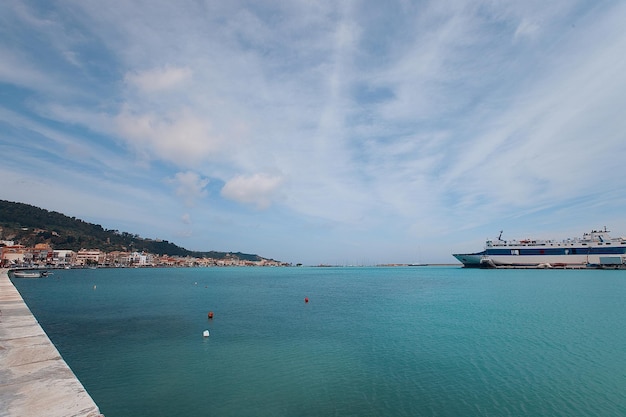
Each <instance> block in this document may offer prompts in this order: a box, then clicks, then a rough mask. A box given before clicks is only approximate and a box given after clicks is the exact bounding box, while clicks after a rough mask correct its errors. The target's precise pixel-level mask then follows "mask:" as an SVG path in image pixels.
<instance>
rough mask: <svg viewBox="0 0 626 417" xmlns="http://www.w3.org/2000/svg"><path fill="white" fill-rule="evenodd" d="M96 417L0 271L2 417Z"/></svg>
mask: <svg viewBox="0 0 626 417" xmlns="http://www.w3.org/2000/svg"><path fill="white" fill-rule="evenodd" d="M42 416H46V417H98V416H102V415H101V414H100V410H99V409H98V406H97V405H96V403H95V402H94V401H93V399H92V398H91V397H90V396H89V394H88V393H87V391H85V388H84V387H83V385H82V384H81V383H80V381H79V380H78V379H77V378H76V376H75V375H74V373H73V372H72V370H71V369H70V368H69V366H68V365H67V364H66V363H65V361H64V360H63V358H62V357H61V355H60V354H59V352H58V351H57V349H56V347H55V346H54V345H53V344H52V342H51V341H50V339H49V338H48V336H47V335H46V333H45V332H44V331H43V329H42V328H41V326H40V325H39V323H38V322H37V320H36V319H35V317H34V316H33V315H32V313H31V311H30V309H29V308H28V306H26V303H24V300H23V299H22V296H21V295H20V293H19V292H18V291H17V289H15V286H13V283H12V282H11V280H10V279H9V276H8V271H7V270H6V269H0V417H42Z"/></svg>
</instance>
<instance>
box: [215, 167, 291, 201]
mask: <svg viewBox="0 0 626 417" xmlns="http://www.w3.org/2000/svg"><path fill="white" fill-rule="evenodd" d="M283 182H284V179H283V178H282V177H280V176H277V175H270V174H253V175H250V176H244V175H239V176H236V177H234V178H232V179H231V180H229V181H228V182H227V183H226V184H225V185H224V187H223V188H222V196H224V197H226V198H228V199H230V200H234V201H237V202H239V203H244V204H253V205H256V207H257V208H259V209H265V208H268V207H269V206H270V205H271V203H272V200H273V199H274V197H275V196H276V195H277V192H278V191H279V188H280V186H281V185H282V184H283Z"/></svg>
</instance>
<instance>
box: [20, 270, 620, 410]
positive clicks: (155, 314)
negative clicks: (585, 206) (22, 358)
mask: <svg viewBox="0 0 626 417" xmlns="http://www.w3.org/2000/svg"><path fill="white" fill-rule="evenodd" d="M13 282H14V284H15V286H16V287H17V289H18V290H19V291H20V293H21V294H22V296H23V298H24V300H25V301H26V303H27V304H28V306H29V307H30V309H31V310H32V312H33V313H34V314H35V316H36V317H37V319H38V320H39V322H40V323H41V325H42V327H43V328H44V330H45V331H46V333H48V335H49V337H50V339H51V340H52V341H53V342H54V344H55V345H56V346H57V348H58V349H59V351H60V352H61V354H62V356H63V357H64V358H65V360H66V361H67V363H68V364H69V365H70V367H71V368H72V369H73V370H74V372H75V373H76V375H77V376H78V378H79V379H80V380H81V382H82V383H83V384H84V385H85V387H86V389H87V391H88V392H89V393H90V394H91V396H92V397H93V398H94V400H95V401H96V403H97V404H98V405H99V407H100V410H101V412H102V413H104V415H105V416H106V417H141V416H150V417H157V416H163V417H172V416H186V417H193V416H220V417H226V416H272V417H277V416H288V417H294V416H337V417H343V416H355V417H356V416H358V417H366V416H411V417H414V416H454V417H459V416H567V417H575V416H581V417H582V416H584V417H588V416H626V308H625V306H626V271H586V270H469V269H461V268H453V267H406V268H198V269H98V270H69V271H55V272H54V275H52V276H50V277H48V278H46V279H13ZM305 297H308V299H309V300H310V301H309V303H305V302H304V299H305ZM209 311H213V312H214V318H213V320H208V318H207V313H208V312H209ZM205 329H206V330H209V331H210V337H208V338H204V337H203V336H202V333H203V331H204V330H205Z"/></svg>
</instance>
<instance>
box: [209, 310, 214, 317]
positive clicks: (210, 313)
mask: <svg viewBox="0 0 626 417" xmlns="http://www.w3.org/2000/svg"><path fill="white" fill-rule="evenodd" d="M209 318H210V319H212V318H213V312H212V311H209Z"/></svg>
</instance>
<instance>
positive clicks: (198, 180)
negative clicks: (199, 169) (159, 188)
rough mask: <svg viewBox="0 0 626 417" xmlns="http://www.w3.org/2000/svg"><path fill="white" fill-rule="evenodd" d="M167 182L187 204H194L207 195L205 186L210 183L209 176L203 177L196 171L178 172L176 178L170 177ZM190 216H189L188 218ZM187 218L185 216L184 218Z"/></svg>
mask: <svg viewBox="0 0 626 417" xmlns="http://www.w3.org/2000/svg"><path fill="white" fill-rule="evenodd" d="M167 182H168V183H169V184H172V185H173V186H174V187H175V189H176V195H177V196H178V197H180V198H181V199H182V200H183V202H184V203H185V204H186V205H187V206H193V205H194V203H195V201H196V200H198V199H200V198H203V197H206V195H207V191H206V189H205V187H206V186H207V185H208V184H209V180H208V179H207V178H203V177H201V176H200V175H198V174H197V173H195V172H191V171H187V172H177V173H176V175H174V178H168V180H167ZM188 218H189V217H188V216H187V219H188ZM183 220H185V218H183Z"/></svg>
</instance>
